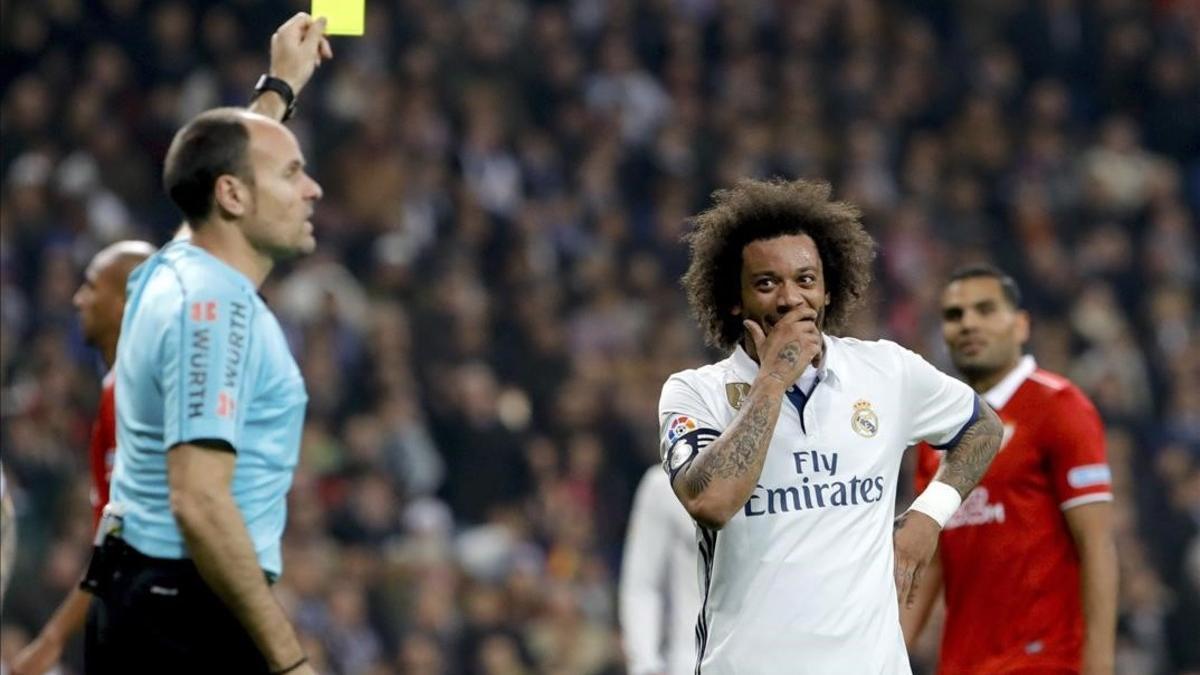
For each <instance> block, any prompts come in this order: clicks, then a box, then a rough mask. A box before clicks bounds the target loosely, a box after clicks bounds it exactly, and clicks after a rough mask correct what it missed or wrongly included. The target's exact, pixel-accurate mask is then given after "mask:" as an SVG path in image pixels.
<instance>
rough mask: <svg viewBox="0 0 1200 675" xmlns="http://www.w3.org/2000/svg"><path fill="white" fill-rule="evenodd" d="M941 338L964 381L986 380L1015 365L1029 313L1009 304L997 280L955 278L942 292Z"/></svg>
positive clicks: (1025, 339) (989, 278) (1005, 371)
mask: <svg viewBox="0 0 1200 675" xmlns="http://www.w3.org/2000/svg"><path fill="white" fill-rule="evenodd" d="M942 337H943V338H945V340H946V346H947V347H949V349H950V358H951V360H953V361H954V366H955V367H956V368H958V371H959V372H960V373H962V374H963V376H964V377H965V378H967V380H968V381H974V380H978V379H986V378H988V377H991V376H994V375H997V374H1001V373H1007V372H1008V371H1009V370H1011V369H1012V368H1014V367H1015V366H1016V365H1017V361H1018V360H1020V358H1021V346H1022V345H1024V344H1025V342H1026V341H1027V340H1028V339H1029V315H1028V314H1026V313H1025V312H1024V311H1022V310H1020V309H1018V308H1016V307H1014V306H1013V305H1012V304H1011V303H1009V301H1008V299H1007V298H1005V297H1004V289H1003V287H1002V286H1001V285H1000V281H999V280H998V279H995V278H992V277H972V278H967V279H959V280H958V281H954V282H952V283H951V284H950V285H949V286H947V287H946V290H945V291H943V292H942Z"/></svg>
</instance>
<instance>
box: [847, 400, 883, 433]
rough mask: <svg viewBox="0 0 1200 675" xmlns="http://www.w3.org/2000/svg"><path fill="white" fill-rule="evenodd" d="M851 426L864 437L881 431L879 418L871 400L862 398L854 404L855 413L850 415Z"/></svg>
mask: <svg viewBox="0 0 1200 675" xmlns="http://www.w3.org/2000/svg"><path fill="white" fill-rule="evenodd" d="M850 428H851V429H853V430H854V431H855V433H857V434H858V435H859V436H863V437H864V438H872V437H874V436H875V434H877V433H879V418H878V417H876V416H875V411H874V410H872V409H871V403H870V401H865V400H861V399H860V400H859V401H858V402H857V403H855V404H854V414H852V415H850Z"/></svg>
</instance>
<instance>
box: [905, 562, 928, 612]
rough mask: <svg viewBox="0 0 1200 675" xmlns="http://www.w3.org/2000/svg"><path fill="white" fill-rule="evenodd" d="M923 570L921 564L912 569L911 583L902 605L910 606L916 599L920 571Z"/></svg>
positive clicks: (919, 584) (919, 583)
mask: <svg viewBox="0 0 1200 675" xmlns="http://www.w3.org/2000/svg"><path fill="white" fill-rule="evenodd" d="M923 571H924V566H923V565H918V566H917V569H915V570H913V575H912V584H911V585H910V586H909V588H908V595H907V596H906V597H905V600H904V606H905V607H912V606H913V603H914V602H916V600H917V588H919V587H920V586H921V573H922V572H923Z"/></svg>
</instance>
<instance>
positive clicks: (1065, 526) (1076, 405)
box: [901, 265, 1117, 675]
mask: <svg viewBox="0 0 1200 675" xmlns="http://www.w3.org/2000/svg"><path fill="white" fill-rule="evenodd" d="M942 334H943V337H944V338H945V340H946V344H947V346H948V347H949V349H950V355H951V358H952V359H953V361H954V364H955V366H956V367H957V368H958V370H959V372H960V373H961V374H962V376H963V379H965V380H966V381H967V383H968V384H970V385H971V386H972V387H973V388H974V389H975V391H977V392H978V393H979V394H980V395H981V396H982V397H983V398H984V399H985V400H986V401H987V402H988V403H989V404H990V405H991V406H992V407H993V408H995V409H996V410H997V411H998V412H999V413H1000V419H1001V420H1002V421H1003V422H1004V440H1003V443H1002V444H1001V446H1000V452H999V453H998V454H997V455H996V459H995V460H994V461H993V462H992V465H991V468H989V469H988V472H987V474H985V475H984V477H983V480H982V481H980V483H979V485H978V487H976V488H975V490H974V491H972V492H971V493H970V494H969V495H968V496H967V498H966V499H965V500H964V501H963V503H962V506H961V507H959V509H958V511H957V512H956V513H955V515H954V516H953V517H952V518H951V519H950V521H949V522H947V523H946V526H945V528H944V529H943V531H942V534H941V540H940V544H939V551H938V553H939V554H938V555H937V556H935V557H934V560H933V563H932V564H931V565H930V566H929V568H928V569H927V570H926V572H925V576H924V578H923V579H922V584H921V587H920V589H919V591H918V593H917V594H916V596H915V597H914V599H913V600H912V601H911V602H910V603H908V606H906V607H903V608H901V623H902V624H903V626H904V635H905V640H906V641H907V642H908V644H909V647H910V648H911V647H912V645H913V644H914V643H915V642H916V639H917V637H918V636H919V634H920V632H921V629H922V627H923V626H924V623H925V620H926V618H927V617H928V615H929V611H930V609H931V608H932V606H933V603H934V601H935V599H936V595H937V592H938V591H939V590H940V589H944V590H945V601H946V620H945V628H944V630H943V634H942V646H941V658H940V660H939V665H938V672H939V673H941V674H942V675H955V674H967V673H969V674H971V675H975V674H978V673H1008V674H1015V673H1039V674H1041V673H1087V674H1089V675H1090V674H1098V673H1106V674H1111V673H1112V672H1113V659H1114V642H1115V639H1116V638H1115V633H1116V613H1117V553H1116V547H1115V544H1114V542H1113V536H1112V532H1111V520H1112V514H1111V506H1112V505H1111V502H1112V498H1113V497H1112V489H1111V487H1110V485H1109V483H1110V474H1109V468H1108V464H1107V460H1106V457H1105V450H1104V428H1103V425H1102V424H1101V421H1100V417H1099V415H1098V414H1097V412H1096V409H1095V407H1093V406H1092V403H1091V401H1089V400H1088V399H1087V397H1086V396H1085V395H1084V394H1083V392H1081V391H1080V390H1079V389H1078V388H1077V387H1076V386H1075V385H1073V384H1072V383H1071V382H1070V381H1068V380H1067V379H1065V378H1063V377H1061V376H1059V375H1055V374H1053V373H1050V372H1047V371H1045V370H1041V369H1040V368H1038V367H1037V364H1036V363H1035V362H1034V359H1033V357H1032V356H1023V355H1022V347H1023V345H1024V344H1025V342H1026V340H1027V339H1028V338H1029V316H1028V314H1026V313H1025V312H1024V311H1023V310H1021V308H1020V293H1019V290H1018V289H1017V285H1016V283H1015V282H1013V280H1012V278H1011V277H1009V276H1008V275H1006V274H1004V273H1003V272H1001V271H1000V270H998V269H996V268H993V267H990V266H983V265H981V266H973V267H969V268H966V269H964V270H962V271H960V272H958V273H956V274H954V276H953V277H952V278H951V281H950V283H949V285H948V286H947V287H946V289H945V291H944V292H943V294H942ZM919 453H920V455H919V457H918V465H917V481H916V490H917V492H920V491H921V490H922V489H924V487H925V485H926V484H928V482H929V481H930V479H932V477H933V474H934V472H935V471H936V470H937V467H938V463H939V462H940V461H941V457H940V453H938V452H937V451H935V450H934V449H933V448H930V447H929V446H926V445H922V446H921V447H920V450H919Z"/></svg>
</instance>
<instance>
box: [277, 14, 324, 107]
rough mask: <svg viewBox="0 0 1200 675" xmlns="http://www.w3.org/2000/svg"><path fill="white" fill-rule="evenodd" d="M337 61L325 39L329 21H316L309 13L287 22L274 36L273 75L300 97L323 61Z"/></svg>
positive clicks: (322, 19)
mask: <svg viewBox="0 0 1200 675" xmlns="http://www.w3.org/2000/svg"><path fill="white" fill-rule="evenodd" d="M331 58H333V48H332V47H330V46H329V38H327V37H325V19H324V18H320V19H315V20H314V19H313V18H312V16H310V15H309V14H307V13H305V12H297V13H296V15H295V16H293V17H292V18H290V19H288V20H287V21H285V22H283V25H281V26H280V27H279V29H278V30H276V31H275V34H274V35H272V36H271V71H270V73H271V75H272V76H274V77H278V78H279V79H281V80H283V81H284V82H287V83H288V85H290V86H291V88H292V92H293V93H294V94H295V95H297V96H299V95H300V90H301V89H303V88H304V85H306V84H308V80H309V79H310V78H312V75H313V71H315V70H316V69H317V66H319V65H321V62H322V61H327V60H329V59H331Z"/></svg>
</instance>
